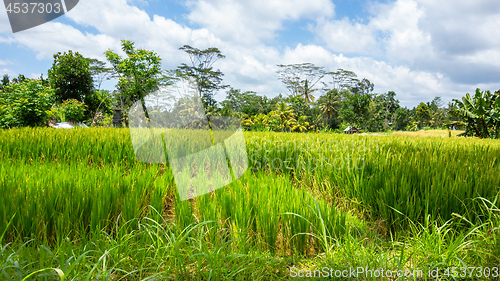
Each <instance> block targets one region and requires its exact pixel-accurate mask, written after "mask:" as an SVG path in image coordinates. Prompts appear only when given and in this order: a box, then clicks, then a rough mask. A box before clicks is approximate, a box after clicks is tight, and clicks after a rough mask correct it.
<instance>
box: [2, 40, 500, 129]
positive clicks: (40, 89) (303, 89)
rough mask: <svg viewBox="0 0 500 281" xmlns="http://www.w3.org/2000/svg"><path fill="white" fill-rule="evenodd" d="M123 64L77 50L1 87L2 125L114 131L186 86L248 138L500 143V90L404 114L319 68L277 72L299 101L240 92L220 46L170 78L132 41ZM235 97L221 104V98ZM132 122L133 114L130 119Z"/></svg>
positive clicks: (194, 51) (193, 53) (347, 76)
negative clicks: (413, 133)
mask: <svg viewBox="0 0 500 281" xmlns="http://www.w3.org/2000/svg"><path fill="white" fill-rule="evenodd" d="M121 43H122V44H121V45H122V46H121V47H122V51H123V52H124V53H125V56H124V57H122V56H120V55H119V54H118V53H117V52H115V51H113V50H108V51H106V52H105V56H106V59H107V62H103V61H99V60H97V59H91V58H85V57H83V56H82V55H81V54H79V53H78V52H73V51H71V50H70V51H68V52H64V53H57V54H55V55H54V62H53V64H52V67H51V68H50V69H49V70H48V78H46V79H45V78H43V76H41V77H40V78H39V79H27V78H26V77H25V76H23V75H19V76H18V77H16V78H14V79H12V80H11V79H10V78H9V77H8V76H7V75H4V76H3V79H2V81H1V83H0V89H1V92H0V127H1V128H12V127H19V126H43V125H46V124H47V123H48V122H58V121H75V122H84V123H87V124H88V125H93V126H105V125H109V124H110V122H111V118H112V108H113V107H118V108H120V109H122V112H125V113H126V112H127V109H128V108H129V107H130V106H131V105H132V104H134V103H135V102H137V101H144V98H145V96H147V95H148V94H149V93H152V92H154V91H155V90H156V89H158V88H159V87H161V86H163V85H169V84H172V83H174V82H175V81H176V80H178V79H187V78H189V79H191V80H193V81H195V82H196V91H197V93H198V95H199V97H200V99H201V100H202V103H203V106H204V107H205V110H206V112H207V115H208V116H216V115H224V116H234V117H238V118H240V120H241V121H242V126H243V127H244V128H245V129H246V130H255V131H280V132H307V131H331V132H342V130H343V129H344V128H346V127H348V126H354V127H356V128H358V129H362V130H365V131H386V130H419V129H423V128H451V127H459V128H460V127H464V128H465V129H466V132H465V135H466V136H477V137H484V138H487V137H495V138H496V137H498V136H499V132H498V131H499V130H498V126H500V117H499V116H500V110H499V108H500V99H497V97H498V96H499V95H500V91H497V92H495V93H494V94H491V93H490V92H489V91H486V92H481V91H480V90H479V89H478V90H477V91H476V93H475V95H473V96H470V95H469V94H467V95H466V96H465V97H464V98H463V99H462V101H460V100H453V102H450V103H448V104H447V105H444V102H443V101H442V100H441V98H440V97H435V98H434V99H433V100H432V101H427V102H420V103H419V104H418V105H417V106H416V107H413V108H407V107H402V106H400V102H399V100H398V99H397V98H396V93H395V92H393V91H388V92H387V93H382V94H379V93H374V92H373V89H374V84H373V83H372V82H371V81H369V80H368V79H366V78H359V77H358V76H357V74H356V73H354V72H353V71H349V70H345V69H337V70H335V71H327V70H326V69H325V68H324V67H320V66H316V65H314V64H312V63H301V64H288V65H284V64H280V65H277V69H278V70H277V76H278V79H279V80H280V81H281V82H282V83H283V85H284V86H285V87H286V88H287V89H288V91H289V93H288V94H286V95H284V94H279V95H277V96H276V97H274V98H269V97H266V96H262V95H259V94H257V93H256V92H253V91H243V90H241V89H235V88H233V87H231V86H230V85H225V84H224V83H223V82H224V81H223V76H224V74H223V73H222V72H221V71H220V70H218V69H215V67H214V64H215V63H216V62H217V61H218V60H221V59H224V58H225V56H224V55H223V54H222V53H221V51H220V50H219V49H218V48H215V47H212V48H207V49H204V50H202V49H198V48H195V47H192V46H189V45H185V46H182V47H181V48H180V50H182V51H184V52H185V53H186V54H187V55H188V57H189V62H186V63H182V64H181V65H179V66H178V67H177V68H176V69H174V70H163V69H162V68H161V58H160V57H159V56H158V55H157V54H156V53H155V52H154V51H149V50H144V49H140V48H136V47H135V44H134V42H131V41H128V40H122V42H121ZM110 79H117V84H116V89H115V90H114V91H107V90H103V89H101V85H102V83H103V82H104V81H106V80H110ZM221 90H223V91H225V93H226V99H225V100H223V101H221V102H217V101H216V100H215V99H214V95H215V93H217V92H218V91H221ZM123 121H124V124H126V123H127V116H126V114H125V116H124V119H123Z"/></svg>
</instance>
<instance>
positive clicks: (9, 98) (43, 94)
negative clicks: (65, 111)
mask: <svg viewBox="0 0 500 281" xmlns="http://www.w3.org/2000/svg"><path fill="white" fill-rule="evenodd" d="M53 102H54V90H53V89H52V88H50V87H48V86H44V85H43V82H42V81H40V80H35V79H25V80H22V81H20V82H18V83H10V84H8V85H6V86H5V88H4V90H3V91H1V92H0V128H12V127H24V126H31V127H33V126H40V125H45V123H46V122H47V120H48V114H47V111H48V110H49V109H50V107H51V105H52V103H53Z"/></svg>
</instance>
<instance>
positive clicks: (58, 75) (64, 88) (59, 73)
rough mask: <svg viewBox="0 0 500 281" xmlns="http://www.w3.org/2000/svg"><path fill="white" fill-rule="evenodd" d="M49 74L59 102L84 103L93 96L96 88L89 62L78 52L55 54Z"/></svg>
mask: <svg viewBox="0 0 500 281" xmlns="http://www.w3.org/2000/svg"><path fill="white" fill-rule="evenodd" d="M48 74H49V80H50V83H51V86H52V88H53V89H54V90H55V94H56V95H55V97H56V100H57V101H58V102H63V101H64V100H68V99H75V100H78V101H81V102H83V101H84V100H85V98H86V97H87V96H89V95H91V94H92V91H93V87H94V86H93V80H92V76H91V73H90V68H89V62H88V60H87V59H85V58H84V57H83V56H82V55H81V54H80V53H78V52H76V53H73V51H71V50H69V51H68V52H67V53H66V52H65V53H60V52H59V53H57V54H55V55H54V62H53V64H52V67H51V68H50V69H49V70H48Z"/></svg>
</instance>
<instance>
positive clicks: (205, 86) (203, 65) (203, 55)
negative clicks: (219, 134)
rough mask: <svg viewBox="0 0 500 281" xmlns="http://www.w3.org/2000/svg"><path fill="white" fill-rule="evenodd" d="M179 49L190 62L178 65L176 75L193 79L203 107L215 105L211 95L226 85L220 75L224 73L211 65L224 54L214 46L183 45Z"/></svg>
mask: <svg viewBox="0 0 500 281" xmlns="http://www.w3.org/2000/svg"><path fill="white" fill-rule="evenodd" d="M179 49H180V50H183V51H184V52H186V53H187V54H188V55H189V59H190V64H189V65H188V64H186V63H183V64H181V65H180V66H178V67H177V73H178V75H180V76H181V77H189V78H192V79H194V80H195V82H196V88H197V91H198V95H199V97H200V98H201V100H202V102H203V106H204V107H205V108H208V107H215V106H216V103H217V102H216V101H215V99H214V97H213V96H214V92H215V91H217V90H220V89H224V88H226V87H227V85H223V84H222V76H223V75H224V74H223V73H222V72H221V71H220V70H218V69H217V70H214V69H213V65H214V63H215V62H216V61H218V60H220V59H223V58H225V57H226V56H224V55H223V54H222V53H221V51H220V50H219V49H217V48H214V47H212V48H208V49H205V50H200V49H198V48H195V47H191V46H189V45H184V46H182V47H180V48H179Z"/></svg>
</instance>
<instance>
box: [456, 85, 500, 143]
mask: <svg viewBox="0 0 500 281" xmlns="http://www.w3.org/2000/svg"><path fill="white" fill-rule="evenodd" d="M499 97H500V91H496V92H495V93H494V94H491V92H490V91H486V92H484V91H481V90H479V89H476V93H475V95H474V96H472V97H471V96H470V94H469V93H467V94H466V95H465V97H463V98H462V101H459V100H453V101H455V102H456V104H457V107H456V108H455V109H453V113H454V114H455V115H457V116H458V117H460V118H462V119H463V120H466V122H467V130H466V132H465V135H466V136H467V135H468V136H476V137H480V138H488V137H493V138H497V139H498V138H499V137H500V98H499Z"/></svg>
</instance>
